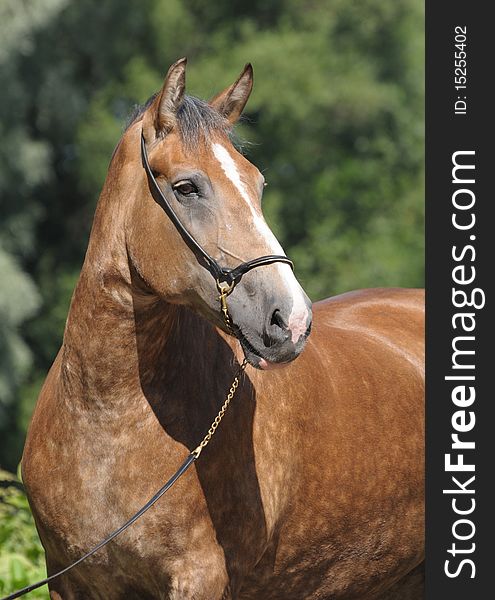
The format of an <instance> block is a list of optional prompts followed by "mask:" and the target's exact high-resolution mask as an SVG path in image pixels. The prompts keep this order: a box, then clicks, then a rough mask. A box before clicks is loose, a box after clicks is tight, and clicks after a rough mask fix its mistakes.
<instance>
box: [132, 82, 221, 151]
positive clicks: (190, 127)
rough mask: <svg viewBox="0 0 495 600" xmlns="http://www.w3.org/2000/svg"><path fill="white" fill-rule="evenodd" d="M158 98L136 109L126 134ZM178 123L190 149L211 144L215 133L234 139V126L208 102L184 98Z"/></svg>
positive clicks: (182, 137) (154, 96) (179, 129)
mask: <svg viewBox="0 0 495 600" xmlns="http://www.w3.org/2000/svg"><path fill="white" fill-rule="evenodd" d="M156 96H157V94H153V96H151V97H150V98H148V100H147V101H146V102H145V103H144V104H142V105H140V106H136V107H135V108H134V110H133V111H132V113H131V115H130V117H129V119H128V121H127V125H126V128H125V130H124V133H125V131H127V130H128V129H129V128H130V127H131V126H132V125H134V123H137V122H138V121H140V120H142V118H143V116H144V113H145V112H146V111H147V109H148V108H149V107H150V106H151V104H152V103H153V101H154V100H155V98H156ZM176 121H177V131H178V133H179V135H180V137H181V140H182V142H183V143H184V145H185V146H186V147H187V148H188V149H191V148H194V147H197V146H198V144H200V143H202V142H209V141H210V140H211V138H212V136H213V134H215V133H216V134H218V133H220V134H223V135H225V136H226V137H228V138H230V139H231V140H232V139H233V136H232V126H231V124H230V123H229V122H228V121H227V119H225V118H224V117H223V116H222V115H221V114H220V113H219V112H218V111H216V110H215V109H213V108H212V107H211V106H210V105H209V104H208V102H205V101H204V100H201V99H200V98H196V97H194V96H187V95H186V96H184V98H183V101H182V103H181V104H180V106H179V108H178V110H177V113H176Z"/></svg>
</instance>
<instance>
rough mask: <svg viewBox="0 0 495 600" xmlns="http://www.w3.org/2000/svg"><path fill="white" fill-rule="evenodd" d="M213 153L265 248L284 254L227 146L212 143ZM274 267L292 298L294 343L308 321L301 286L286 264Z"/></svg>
mask: <svg viewBox="0 0 495 600" xmlns="http://www.w3.org/2000/svg"><path fill="white" fill-rule="evenodd" d="M212 148H213V154H214V155H215V158H216V159H217V160H218V162H219V163H220V166H221V167H222V170H223V172H224V173H225V175H226V176H227V178H228V179H229V181H230V182H231V183H232V185H233V186H234V187H235V188H236V189H237V191H238V192H239V194H240V195H241V197H242V198H243V200H245V201H246V204H247V205H248V207H249V210H250V212H251V215H252V217H253V224H254V226H255V228H256V229H257V231H258V232H259V233H260V235H261V236H262V237H263V238H264V240H265V241H266V244H267V248H268V250H269V252H270V253H271V254H282V255H284V256H285V252H284V251H283V248H282V246H281V245H280V243H279V241H278V240H277V238H276V237H275V236H274V235H273V232H272V230H271V229H270V228H269V227H268V225H267V224H266V221H265V219H264V218H263V217H262V215H260V214H259V212H258V211H257V210H256V208H255V206H254V203H253V202H252V200H251V198H250V197H249V193H248V191H247V189H246V186H245V185H244V182H243V181H242V179H241V175H240V173H239V170H238V169H237V165H236V164H235V161H234V159H233V158H232V156H231V155H230V153H229V151H228V150H227V148H225V147H224V146H222V144H218V143H214V144H212ZM274 266H276V268H277V269H278V270H279V273H280V276H281V278H282V280H283V281H285V283H286V285H287V287H288V288H289V294H290V296H291V298H292V311H291V314H290V317H289V322H288V324H287V325H288V328H289V330H290V331H291V332H292V342H293V343H296V342H297V340H298V339H299V337H300V336H301V335H303V334H304V333H306V329H307V321H308V309H307V306H306V302H305V300H304V296H303V292H302V288H301V286H300V285H299V283H298V282H297V279H296V278H295V277H294V274H293V272H292V269H291V268H290V266H289V265H287V264H282V263H278V264H276V265H274Z"/></svg>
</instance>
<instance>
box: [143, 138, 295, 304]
mask: <svg viewBox="0 0 495 600" xmlns="http://www.w3.org/2000/svg"><path fill="white" fill-rule="evenodd" d="M141 158H142V161H143V167H144V169H145V171H146V174H147V176H148V182H149V184H150V189H151V195H152V196H153V199H154V200H155V202H156V203H157V204H159V205H160V206H161V207H162V209H163V210H164V211H165V213H166V215H167V216H168V218H169V219H170V220H171V221H172V223H173V224H174V226H175V228H176V229H177V231H178V232H179V233H180V235H181V236H182V239H183V240H184V242H185V243H186V244H187V245H188V246H189V248H190V249H191V250H192V252H194V254H195V255H196V258H197V259H198V262H199V263H200V264H201V265H202V266H203V267H204V268H205V269H207V270H208V271H209V272H210V273H211V275H212V277H213V278H214V279H215V281H216V284H217V288H218V291H219V292H220V293H221V294H223V293H225V294H226V295H228V294H230V293H231V292H232V290H233V289H234V287H235V286H236V285H237V284H238V283H239V281H240V280H241V277H242V276H243V275H245V274H246V273H247V272H248V271H251V269H255V268H256V267H262V266H264V265H271V264H273V263H276V262H282V263H286V264H288V265H290V266H291V268H292V269H294V264H293V262H292V261H291V260H290V259H289V258H287V256H282V255H277V254H269V255H267V256H260V257H258V258H253V260H248V261H246V262H243V263H241V264H240V265H238V266H237V267H235V268H234V269H231V268H229V267H221V266H220V265H219V264H218V262H217V261H216V260H215V259H214V258H213V257H211V256H210V255H209V254H208V252H206V250H205V249H204V248H203V247H202V246H201V245H200V244H199V243H198V242H197V241H196V240H195V239H194V237H193V236H192V235H191V234H190V233H189V231H187V229H186V228H185V227H184V225H183V224H182V223H181V221H180V219H179V217H178V216H177V214H176V213H175V211H174V209H173V208H172V206H171V205H170V202H169V201H168V200H167V198H166V197H165V194H164V193H163V192H162V190H161V189H160V186H159V185H158V183H157V181H156V179H155V176H154V175H153V172H152V170H151V167H150V163H149V161H148V153H147V152H146V142H145V139H144V135H143V134H142V133H141ZM222 284H226V285H222Z"/></svg>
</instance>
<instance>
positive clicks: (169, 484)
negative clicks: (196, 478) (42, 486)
mask: <svg viewBox="0 0 495 600" xmlns="http://www.w3.org/2000/svg"><path fill="white" fill-rule="evenodd" d="M196 458H197V456H196V455H195V454H193V453H191V454H189V456H188V457H187V458H186V460H185V461H184V462H183V463H182V465H181V466H180V467H179V468H178V469H177V471H176V472H175V473H174V474H173V475H172V477H171V478H170V479H169V480H168V481H167V483H166V484H165V485H164V486H162V487H161V488H160V489H159V490H158V492H156V494H155V495H154V496H153V497H152V498H150V499H149V500H148V502H146V504H145V505H144V506H143V507H142V508H140V509H139V510H138V512H137V513H136V514H135V515H133V516H132V517H131V518H130V519H129V520H128V521H126V522H125V523H124V524H123V525H122V526H121V527H119V528H118V529H116V530H115V531H113V532H112V533H111V534H110V535H109V536H108V537H106V538H105V539H104V540H102V541H101V542H100V543H99V544H97V545H96V546H95V547H94V548H92V549H91V550H89V552H86V554H84V555H83V556H81V557H80V558H78V559H77V560H76V561H75V562H73V563H72V564H71V565H69V566H68V567H65V569H62V570H61V571H58V572H57V573H54V574H53V575H50V576H49V577H47V578H46V579H42V580H41V581H37V582H36V583H32V584H31V585H28V586H26V587H24V588H22V589H21V590H17V592H14V593H13V594H10V595H9V596H5V597H4V598H0V600H13V599H14V598H20V597H21V596H24V594H28V593H29V592H32V591H33V590H36V589H38V588H39V587H41V586H43V585H45V584H46V583H49V582H50V581H53V580H54V579H57V578H58V577H60V576H61V575H65V573H68V572H69V571H70V570H71V569H73V568H74V567H77V565H79V564H81V563H82V562H83V561H84V560H86V559H87V558H89V557H90V556H92V555H93V554H95V552H98V550H100V548H103V546H106V545H107V544H108V543H109V542H111V541H112V540H113V539H114V538H116V537H117V536H118V535H120V534H121V533H122V532H123V531H125V530H126V529H127V528H128V527H130V526H131V525H132V524H133V523H135V522H136V521H137V520H138V519H139V517H141V516H142V515H144V513H145V512H146V511H147V510H148V509H150V508H151V507H152V506H153V504H155V502H157V501H158V500H159V499H160V498H161V497H162V496H163V494H164V493H165V492H166V491H167V490H169V489H170V488H171V487H172V486H173V485H174V483H175V482H176V481H177V480H178V479H179V478H180V477H182V475H184V473H185V472H186V471H187V469H189V467H190V466H191V465H192V464H193V462H194V461H195V460H196Z"/></svg>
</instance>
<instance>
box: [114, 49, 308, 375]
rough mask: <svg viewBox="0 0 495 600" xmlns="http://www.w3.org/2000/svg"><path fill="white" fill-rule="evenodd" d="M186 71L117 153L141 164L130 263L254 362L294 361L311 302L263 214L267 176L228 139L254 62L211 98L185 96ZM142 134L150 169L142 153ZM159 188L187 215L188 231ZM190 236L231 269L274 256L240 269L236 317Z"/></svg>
mask: <svg viewBox="0 0 495 600" xmlns="http://www.w3.org/2000/svg"><path fill="white" fill-rule="evenodd" d="M185 74H186V59H181V60H179V61H177V62H176V63H175V64H173V65H172V66H171V67H170V69H169V71H168V73H167V76H166V78H165V81H164V84H163V87H162V89H161V91H160V92H159V93H158V94H156V95H155V96H154V97H153V98H152V99H151V100H150V101H149V102H148V104H147V106H146V108H145V110H144V112H143V113H142V114H141V115H140V117H141V118H138V119H136V120H135V121H134V123H132V124H131V126H130V127H129V128H128V130H127V131H126V133H125V134H124V137H123V139H122V142H121V144H120V147H119V148H118V150H117V152H116V156H115V158H114V159H116V160H120V161H121V163H122V153H123V156H124V159H125V160H124V163H125V164H124V168H126V169H131V168H132V169H135V170H134V171H133V173H132V176H129V175H128V177H127V181H131V182H132V187H133V192H134V193H133V194H132V196H128V197H132V200H131V202H132V205H131V206H130V210H129V211H128V218H127V222H126V244H127V250H128V255H129V258H130V261H131V263H132V266H133V267H134V269H135V271H136V272H137V273H138V274H139V276H140V278H141V279H142V280H143V281H144V282H145V283H146V285H147V286H148V287H149V288H150V289H151V290H152V292H153V293H154V294H156V295H157V296H159V297H160V298H162V299H164V300H166V301H167V302H169V303H172V304H174V303H175V304H182V305H187V306H189V307H190V308H192V309H193V310H195V311H196V312H198V313H200V314H201V315H203V316H204V317H206V318H207V319H208V320H209V321H210V322H212V323H213V324H214V325H216V326H217V327H219V328H221V329H222V330H223V331H225V332H226V333H230V334H234V335H235V336H236V337H237V338H238V339H239V341H240V343H241V346H242V348H243V351H244V354H245V356H246V359H247V360H248V362H249V363H250V364H252V365H253V366H255V367H258V368H261V369H268V368H271V367H275V366H277V365H282V364H284V363H288V362H290V361H292V360H293V359H294V358H296V357H297V356H298V355H299V354H300V353H301V351H302V349H303V347H304V345H305V343H306V339H307V336H308V334H309V332H310V327H311V320H312V312H311V303H310V301H309V299H308V297H307V296H306V294H305V293H304V291H303V290H302V288H301V286H300V285H299V283H298V281H297V280H296V278H295V276H294V273H293V271H292V268H291V265H290V264H287V262H290V261H288V260H287V259H285V261H284V257H285V254H284V252H283V250H282V248H281V246H280V244H279V243H278V241H277V239H276V238H275V236H274V235H273V233H272V231H271V230H270V228H269V227H268V225H267V224H266V221H265V220H264V218H263V214H262V210H261V197H262V193H263V188H264V185H265V180H264V177H263V175H262V174H261V173H260V171H259V170H258V169H257V168H256V167H255V166H254V165H253V164H252V163H250V162H249V161H248V160H247V159H246V157H245V156H243V155H242V154H241V153H240V152H239V151H238V150H237V149H236V148H235V147H234V145H233V143H232V141H231V130H232V127H233V125H234V124H235V122H236V121H237V120H238V119H239V117H240V115H241V113H242V110H243V109H244V106H245V104H246V102H247V100H248V98H249V95H250V93H251V90H252V85H253V71H252V67H251V65H246V67H245V68H244V70H243V71H242V73H241V75H240V76H239V78H238V79H237V80H236V81H235V82H234V83H233V84H232V85H231V86H229V87H228V88H226V89H225V90H223V91H222V92H220V93H219V94H217V95H216V96H215V97H214V98H213V99H212V100H210V102H209V103H206V102H203V101H201V100H198V99H196V98H192V97H189V96H187V95H185ZM137 139H141V140H142V145H143V149H142V151H143V153H144V156H145V159H144V161H145V163H146V164H147V165H148V169H149V170H148V173H147V172H146V170H145V169H144V168H143V163H142V159H143V157H140V156H139V155H138V154H137V153H138V151H139V142H138V143H136V142H137ZM119 155H120V157H119ZM150 179H151V181H150ZM150 184H151V185H150ZM153 185H154V186H156V189H155V190H154V191H155V193H153ZM156 193H159V195H160V197H162V198H163V202H165V203H166V204H167V205H168V207H169V208H170V210H171V211H172V212H173V215H175V216H176V218H177V220H178V221H180V226H181V227H183V231H182V235H181V231H180V230H179V229H178V226H177V225H176V226H175V227H174V222H173V220H172V218H171V217H170V215H167V214H166V212H164V211H163V210H162V208H163V206H162V207H160V205H159V203H158V202H157V201H156ZM184 232H186V233H184ZM185 237H186V238H187V237H190V238H191V239H192V240H193V241H194V243H195V244H197V246H198V247H200V248H201V251H202V252H203V254H204V255H206V256H210V257H214V260H213V262H214V263H215V264H217V265H218V264H221V265H222V266H224V270H225V271H228V270H229V269H233V268H235V267H236V266H238V265H239V263H246V261H252V260H253V259H256V258H258V257H265V258H269V257H267V255H277V256H275V257H274V258H275V259H276V260H275V262H270V261H266V260H265V261H264V262H263V264H258V265H254V266H257V267H258V268H253V266H252V265H251V267H250V268H249V270H248V272H243V273H240V274H239V275H238V276H236V278H235V281H233V282H232V283H233V284H234V285H233V286H232V290H231V292H230V294H229V296H228V318H229V320H230V324H229V323H228V322H227V323H226V322H225V320H224V319H223V318H222V313H221V311H220V305H219V291H218V289H217V287H218V286H219V284H220V289H222V288H221V286H222V285H223V283H222V282H221V281H219V280H218V277H215V276H214V277H212V272H211V268H210V269H209V268H205V267H208V266H209V265H208V264H205V260H204V257H203V256H199V257H198V255H197V253H195V252H194V251H191V243H189V244H187V243H185V239H184V238H185ZM186 241H187V240H186ZM193 250H194V248H193ZM215 279H217V281H215Z"/></svg>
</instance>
